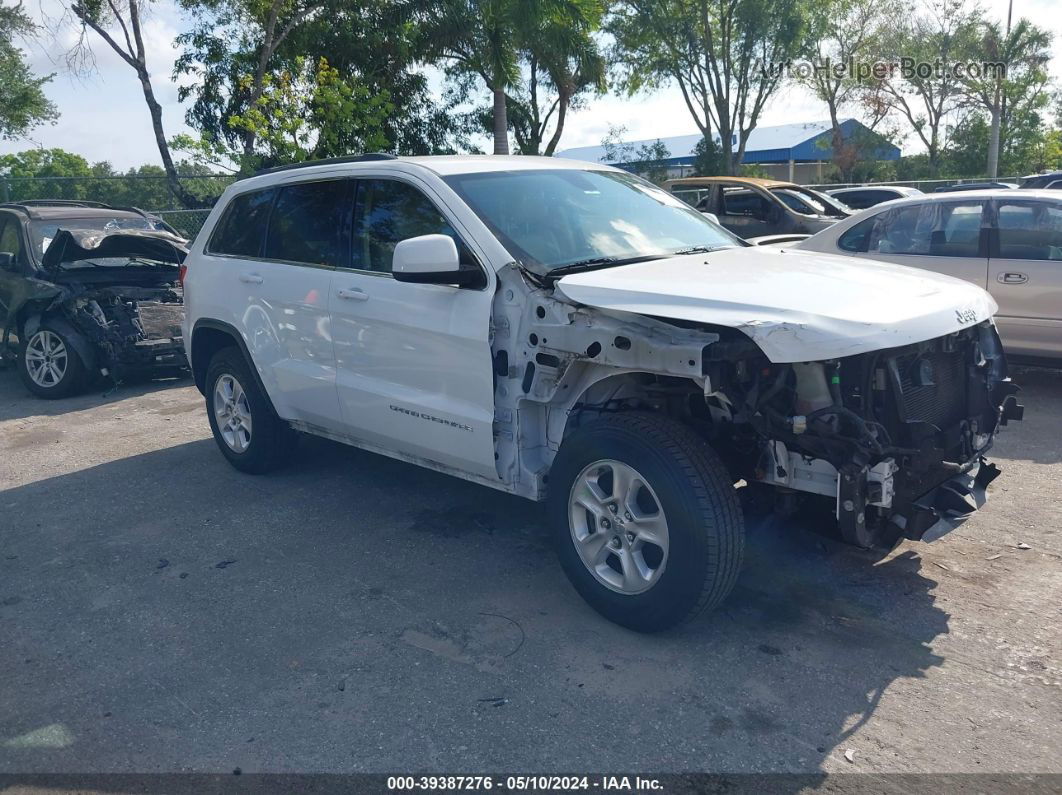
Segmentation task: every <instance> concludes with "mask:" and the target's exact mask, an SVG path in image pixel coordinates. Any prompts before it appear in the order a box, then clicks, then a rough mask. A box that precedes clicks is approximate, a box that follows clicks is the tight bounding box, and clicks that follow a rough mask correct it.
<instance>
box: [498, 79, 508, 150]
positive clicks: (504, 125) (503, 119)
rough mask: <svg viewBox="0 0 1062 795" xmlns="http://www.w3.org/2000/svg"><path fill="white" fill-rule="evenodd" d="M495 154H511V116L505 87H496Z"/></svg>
mask: <svg viewBox="0 0 1062 795" xmlns="http://www.w3.org/2000/svg"><path fill="white" fill-rule="evenodd" d="M494 154H496V155H507V154H509V117H508V115H507V113H506V108H505V89H504V88H495V89H494Z"/></svg>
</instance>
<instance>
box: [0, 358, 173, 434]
mask: <svg viewBox="0 0 1062 795" xmlns="http://www.w3.org/2000/svg"><path fill="white" fill-rule="evenodd" d="M191 383H192V379H191V375H189V374H182V375H175V376H166V377H162V378H157V379H152V380H143V381H130V382H128V383H122V384H119V385H118V386H117V387H115V386H114V385H113V384H108V383H106V382H103V381H100V382H97V383H95V384H93V385H92V387H91V388H90V389H88V390H86V391H85V392H84V393H82V394H80V395H73V396H72V397H68V398H60V399H59V400H43V399H41V398H37V397H34V396H33V395H31V394H30V393H29V391H28V390H27V389H26V388H25V387H24V386H23V384H22V380H21V379H20V378H19V375H18V372H17V371H16V370H15V368H14V366H13V365H9V366H8V367H6V368H5V369H0V422H3V421H4V420H18V419H22V418H23V417H57V416H60V415H62V414H68V413H70V412H73V411H84V410H86V409H91V408H94V407H96V406H102V405H105V404H107V403H115V402H117V401H120V400H125V399H126V398H130V397H137V396H139V395H147V394H150V393H152V392H159V391H162V390H165V389H170V388H172V387H175V386H188V385H190V384H191Z"/></svg>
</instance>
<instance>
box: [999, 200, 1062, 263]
mask: <svg viewBox="0 0 1062 795" xmlns="http://www.w3.org/2000/svg"><path fill="white" fill-rule="evenodd" d="M998 217H999V256H1000V257H1001V258H1004V259H1039V260H1062V205H1057V204H1053V203H1050V204H1049V203H1047V202H1032V201H1001V202H1000V203H999V213H998Z"/></svg>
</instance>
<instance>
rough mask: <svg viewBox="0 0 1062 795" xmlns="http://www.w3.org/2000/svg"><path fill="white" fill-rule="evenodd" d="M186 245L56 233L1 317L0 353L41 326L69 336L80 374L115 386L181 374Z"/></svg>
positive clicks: (161, 235) (157, 235)
mask: <svg viewBox="0 0 1062 795" xmlns="http://www.w3.org/2000/svg"><path fill="white" fill-rule="evenodd" d="M186 254H187V248H186V245H185V241H183V240H181V239H180V238H177V237H175V236H173V235H171V234H168V233H165V232H158V231H140V230H120V231H111V230H106V231H85V230H60V231H59V232H58V234H56V236H55V238H54V239H52V240H51V241H50V244H49V245H48V247H47V249H46V250H45V251H44V255H43V258H42V260H41V265H40V269H39V274H40V275H39V277H38V278H35V279H32V280H30V279H27V280H25V282H24V285H26V287H25V290H24V292H23V293H22V294H21V295H18V296H16V298H17V302H16V303H15V304H14V305H13V306H12V308H11V309H12V311H10V313H9V315H8V321H7V327H6V328H5V329H4V334H3V339H2V340H0V348H2V349H4V351H5V354H6V355H7V356H9V357H13V356H14V355H15V351H14V350H13V349H12V346H11V337H12V335H16V336H18V337H19V338H20V339H23V340H28V339H29V338H30V337H32V335H33V334H34V333H35V332H36V331H37V330H38V329H39V328H41V327H42V326H44V325H47V326H49V327H53V328H55V329H56V330H58V331H60V332H62V333H63V334H64V336H68V337H69V339H70V342H71V346H72V347H73V348H74V349H75V353H76V354H77V356H79V357H80V359H81V360H82V363H83V364H84V365H85V367H86V369H87V370H89V371H92V372H95V373H98V374H100V375H103V376H105V377H107V378H108V379H110V380H111V381H113V382H114V383H118V382H120V381H121V380H122V379H123V378H126V377H128V376H130V375H132V374H134V373H135V374H139V373H144V372H148V371H154V370H158V369H160V368H161V369H169V368H184V367H186V366H187V362H186V360H185V357H184V349H183V345H182V340H181V321H182V319H183V295H182V288H181V285H180V268H181V264H182V263H183V262H184V257H185V255H186Z"/></svg>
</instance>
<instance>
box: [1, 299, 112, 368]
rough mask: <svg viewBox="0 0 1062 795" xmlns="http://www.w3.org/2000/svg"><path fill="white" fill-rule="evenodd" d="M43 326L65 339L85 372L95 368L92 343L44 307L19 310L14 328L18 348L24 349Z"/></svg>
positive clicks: (56, 314) (63, 319) (26, 307)
mask: <svg viewBox="0 0 1062 795" xmlns="http://www.w3.org/2000/svg"><path fill="white" fill-rule="evenodd" d="M45 324H47V325H48V326H49V327H50V328H52V329H54V330H55V331H58V332H59V333H60V334H62V335H63V336H64V337H66V339H67V341H68V342H69V343H70V347H72V348H73V349H74V353H76V354H77V356H78V358H79V359H81V363H82V364H83V365H84V366H85V369H86V370H94V369H95V368H96V348H95V347H94V346H93V344H92V342H91V341H90V340H89V339H88V338H87V337H86V336H85V335H84V334H83V333H81V332H80V331H78V330H77V329H76V328H74V325H73V324H72V323H71V322H70V321H69V320H67V319H66V318H65V317H63V316H62V314H60V313H58V312H49V311H47V308H46V306H45V305H39V304H38V305H27V306H25V307H24V308H23V309H20V310H19V315H18V318H17V320H16V328H17V329H18V340H19V345H20V347H25V346H26V345H27V344H28V343H29V340H30V337H32V336H33V335H34V334H36V333H37V331H38V330H39V329H40V327H41V326H42V325H45Z"/></svg>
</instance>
